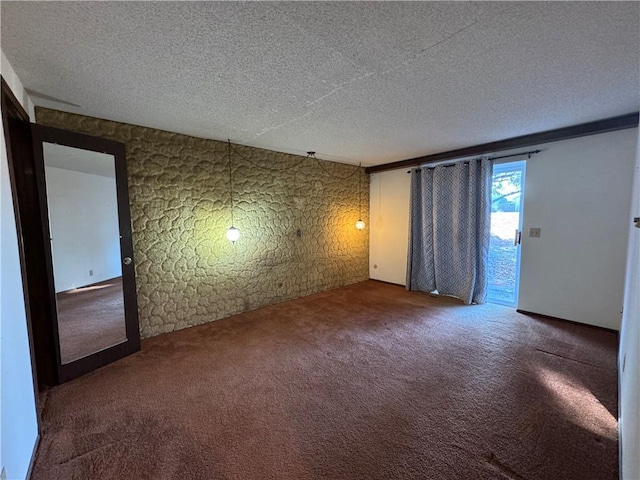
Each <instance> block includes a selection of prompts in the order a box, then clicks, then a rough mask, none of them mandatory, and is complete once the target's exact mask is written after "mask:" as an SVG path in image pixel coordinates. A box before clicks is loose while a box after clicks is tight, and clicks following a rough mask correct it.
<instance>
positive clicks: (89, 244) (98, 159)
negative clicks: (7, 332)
mask: <svg viewBox="0 0 640 480" xmlns="http://www.w3.org/2000/svg"><path fill="white" fill-rule="evenodd" d="M31 130H32V140H33V152H34V174H35V180H36V184H37V196H38V202H39V212H40V219H39V220H40V223H41V230H42V236H43V239H44V244H45V248H44V269H43V272H44V274H45V276H46V281H47V287H48V288H47V291H48V299H47V300H48V301H47V303H48V306H47V308H48V310H49V313H50V315H49V317H50V318H51V319H52V320H51V322H52V324H53V325H52V326H51V327H52V328H50V329H48V330H49V332H50V342H51V343H52V345H53V351H54V356H55V362H56V371H57V375H56V376H57V382H59V383H62V382H66V381H68V380H71V379H73V378H75V377H78V376H80V375H83V374H85V373H87V372H90V371H92V370H95V369H96V368H99V367H101V366H104V365H106V364H108V363H111V362H113V361H115V360H118V359H119V358H122V357H124V356H126V355H129V354H131V353H133V352H136V351H138V350H139V349H140V331H139V327H138V309H137V301H136V286H135V271H134V262H133V244H132V238H131V217H130V213H129V194H128V186H127V172H126V159H125V149H124V145H123V144H121V143H118V142H114V141H111V140H106V139H103V138H98V137H92V136H89V135H82V134H78V133H74V132H69V131H65V130H60V129H56V128H50V127H44V126H42V125H37V124H32V125H31ZM36 354H37V352H36Z"/></svg>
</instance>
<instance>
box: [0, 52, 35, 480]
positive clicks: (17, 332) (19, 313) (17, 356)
mask: <svg viewBox="0 0 640 480" xmlns="http://www.w3.org/2000/svg"><path fill="white" fill-rule="evenodd" d="M1 57H2V64H1V65H2V76H3V77H4V79H5V80H6V82H7V84H8V85H9V87H10V88H11V90H12V91H13V92H14V93H15V94H16V98H18V100H20V101H21V103H22V105H23V106H24V107H25V110H27V112H28V113H29V114H30V117H31V118H32V119H33V118H34V115H33V105H32V104H31V102H30V100H29V98H28V97H27V96H26V94H25V93H24V89H23V87H22V84H21V83H20V80H19V79H18V77H17V76H16V75H15V72H14V71H13V68H12V67H11V65H10V64H9V62H8V61H7V59H6V57H5V56H4V53H2V54H1ZM0 156H1V158H0V162H1V163H0V211H1V215H2V216H1V230H0V272H1V273H0V300H1V303H0V352H1V353H0V410H1V412H0V467H1V469H4V470H5V472H6V475H7V478H8V479H9V480H13V479H24V478H25V477H26V475H27V471H28V468H29V463H30V461H31V455H32V453H33V450H34V447H35V444H36V440H37V437H38V424H37V414H36V403H35V393H34V389H33V376H32V372H31V358H30V354H29V340H28V336H27V320H26V313H25V306H24V302H23V298H24V294H23V289H22V275H21V270H20V257H19V253H18V238H17V232H16V223H15V214H14V210H13V200H12V196H11V185H10V182H9V173H8V163H7V153H6V147H5V139H4V131H3V130H0Z"/></svg>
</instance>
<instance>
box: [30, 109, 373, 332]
mask: <svg viewBox="0 0 640 480" xmlns="http://www.w3.org/2000/svg"><path fill="white" fill-rule="evenodd" d="M36 119H37V122H38V123H40V124H43V125H49V126H53V127H58V128H63V129H66V130H72V131H76V132H80V133H85V134H89V135H95V136H99V137H104V138H108V139H112V140H116V141H119V142H123V143H124V144H125V145H126V154H127V170H128V179H129V195H130V201H131V219H132V228H133V247H134V255H135V268H136V281H137V290H138V312H139V318H140V332H141V335H142V337H150V336H153V335H157V334H160V333H163V332H170V331H173V330H179V329H181V328H185V327H188V326H192V325H197V324H201V323H205V322H209V321H212V320H216V319H219V318H223V317H227V316H229V315H233V314H235V313H239V312H243V311H246V310H251V309H255V308H258V307H261V306H264V305H268V304H272V303H277V302H283V301H286V300H291V299H294V298H298V297H301V296H305V295H310V294H312V293H316V292H319V291H322V290H327V289H330V288H335V287H340V286H344V285H348V284H351V283H355V282H359V281H363V280H366V279H368V278H369V265H368V256H369V231H368V229H369V222H368V217H369V181H368V176H367V175H366V174H365V173H364V169H358V168H357V167H354V166H351V165H344V164H339V163H334V162H327V161H322V165H319V164H318V162H316V161H314V160H310V159H306V158H304V157H300V156H296V155H289V154H285V153H279V152H273V151H268V150H262V149H257V148H251V147H245V146H240V145H234V146H233V147H234V148H235V149H236V150H237V151H238V152H239V153H240V154H241V155H242V157H240V156H238V155H237V154H236V153H235V152H233V151H232V154H231V162H232V171H233V179H234V203H235V209H234V217H235V222H234V223H235V226H236V227H237V228H238V229H239V230H240V232H241V234H242V236H241V238H240V240H239V241H237V242H236V244H235V245H232V244H231V242H229V241H228V240H227V239H226V238H225V233H226V230H227V228H228V227H229V226H230V224H231V212H230V200H229V183H228V164H227V144H226V143H225V142H218V141H213V140H205V139H201V138H195V137H189V136H186V135H180V134H177V133H171V132H166V131H160V130H155V129H152V128H145V127H139V126H135V125H127V124H122V123H118V122H112V121H107V120H102V119H98V118H92V117H85V116H81V115H75V114H70V113H65V112H60V111H56V110H49V109H44V108H38V109H37V110H36ZM243 157H244V158H243ZM322 167H324V168H322ZM325 170H326V171H325ZM356 170H357V171H356ZM327 172H329V173H330V174H331V175H330V174H328V173H327ZM333 175H335V176H338V177H348V178H342V179H338V178H335V177H334V176H333ZM358 176H360V177H361V180H362V217H363V219H364V220H365V221H366V222H367V228H366V229H365V230H363V231H358V230H356V228H355V226H354V224H355V222H356V220H357V219H358V214H359V206H358V202H359V200H358ZM298 231H299V234H298Z"/></svg>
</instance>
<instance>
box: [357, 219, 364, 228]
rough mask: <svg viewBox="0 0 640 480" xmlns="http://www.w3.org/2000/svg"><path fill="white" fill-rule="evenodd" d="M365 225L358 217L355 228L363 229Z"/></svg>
mask: <svg viewBox="0 0 640 480" xmlns="http://www.w3.org/2000/svg"><path fill="white" fill-rule="evenodd" d="M365 226H366V225H365V223H364V222H363V221H362V219H360V220H358V221H357V222H356V228H357V229H358V230H363V229H364V227H365Z"/></svg>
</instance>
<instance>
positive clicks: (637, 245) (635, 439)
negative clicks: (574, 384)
mask: <svg viewBox="0 0 640 480" xmlns="http://www.w3.org/2000/svg"><path fill="white" fill-rule="evenodd" d="M633 217H640V135H639V136H638V148H637V152H636V165H635V174H634V184H633V195H632V200H631V214H630V215H629V217H627V218H628V219H629V220H630V219H631V218H633ZM628 245H629V247H628V249H627V276H626V283H625V295H624V314H623V316H622V329H621V330H620V355H619V357H618V374H619V376H620V412H619V413H620V422H619V424H618V425H619V430H618V431H619V435H620V452H621V460H622V469H621V470H622V478H623V479H624V480H636V479H640V355H639V350H640V228H633V227H632V228H631V229H630V230H629V243H628Z"/></svg>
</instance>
